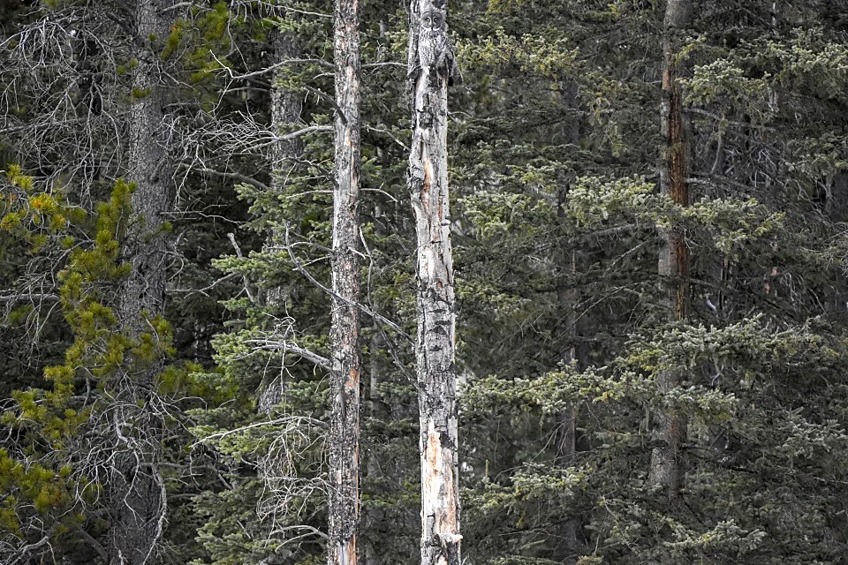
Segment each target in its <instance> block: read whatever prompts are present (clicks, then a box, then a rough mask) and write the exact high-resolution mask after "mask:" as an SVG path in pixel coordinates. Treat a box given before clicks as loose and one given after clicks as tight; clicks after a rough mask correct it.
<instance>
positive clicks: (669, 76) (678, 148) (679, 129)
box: [648, 0, 692, 499]
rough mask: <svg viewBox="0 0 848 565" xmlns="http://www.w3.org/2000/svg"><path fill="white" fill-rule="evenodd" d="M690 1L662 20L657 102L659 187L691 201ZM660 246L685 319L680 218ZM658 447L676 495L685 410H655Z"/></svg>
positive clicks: (658, 480)
mask: <svg viewBox="0 0 848 565" xmlns="http://www.w3.org/2000/svg"><path fill="white" fill-rule="evenodd" d="M691 14H692V6H691V5H690V2H689V0H668V3H667V4H666V8H665V17H664V20H663V72H662V103H661V106H660V119H661V132H662V135H663V137H664V138H665V144H664V145H663V146H662V151H663V155H662V159H661V164H660V191H661V193H662V194H664V195H667V196H668V198H669V199H670V200H671V201H672V202H673V203H674V204H676V205H678V206H681V207H686V206H688V205H689V187H688V183H689V174H690V169H689V159H690V157H689V150H690V149H689V143H690V141H689V137H690V135H691V134H690V133H689V126H688V119H687V118H686V116H685V112H684V107H683V92H682V89H681V87H680V80H681V78H685V76H681V69H682V67H683V65H682V64H681V62H680V61H678V59H679V51H680V48H679V46H678V44H679V42H680V37H679V36H680V34H681V33H682V32H683V31H684V30H685V28H686V27H687V26H688V25H689V23H690V22H689V20H690V18H691ZM664 231H665V233H664V234H663V237H664V241H663V245H662V247H661V249H660V259H659V269H658V270H659V276H660V280H661V284H662V285H664V287H665V288H666V289H667V290H666V292H667V293H668V297H667V298H666V302H667V307H668V309H669V311H670V312H671V319H672V320H673V321H676V322H685V321H686V319H687V312H688V309H689V307H688V303H689V281H688V278H689V250H688V248H687V246H686V232H685V230H684V228H683V227H682V226H680V225H679V224H677V225H672V226H671V227H670V228H668V229H666V230H664ZM679 382H680V375H676V374H674V372H673V371H663V372H661V373H659V374H658V375H657V384H658V386H659V389H660V390H661V391H662V392H663V393H669V392H671V391H672V389H674V388H675V387H676V386H678V385H679ZM657 419H658V420H659V422H658V430H657V442H658V445H657V447H655V448H654V450H653V452H652V454H651V467H650V473H649V477H648V480H649V481H650V482H651V483H652V484H654V485H657V486H661V487H662V488H663V489H665V491H666V493H667V495H668V497H669V499H675V498H677V496H678V494H679V491H680V489H681V488H682V487H683V473H684V463H683V461H682V457H683V454H682V448H683V443H684V442H685V441H686V416H685V415H684V414H682V413H680V412H679V411H676V410H674V409H668V410H665V411H663V412H662V413H660V414H658V415H657Z"/></svg>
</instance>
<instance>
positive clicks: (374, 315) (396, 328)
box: [286, 224, 414, 343]
mask: <svg viewBox="0 0 848 565" xmlns="http://www.w3.org/2000/svg"><path fill="white" fill-rule="evenodd" d="M286 251H288V254H289V258H290V259H291V261H292V264H293V265H294V270H295V271H297V272H299V273H300V274H302V275H303V276H304V277H306V278H307V280H308V281H309V282H311V283H312V284H313V285H315V286H316V287H318V288H319V289H321V290H322V291H324V292H326V293H327V294H329V295H330V296H333V297H335V298H338V299H339V300H341V301H342V302H345V303H346V304H350V305H352V306H356V307H357V308H359V310H360V312H362V313H363V314H365V315H366V316H370V317H372V318H374V319H375V320H380V321H381V322H383V323H384V324H386V325H387V326H389V327H390V328H392V329H393V330H394V331H395V332H397V333H398V334H400V335H402V336H403V337H405V338H406V339H407V340H409V342H410V343H414V341H413V339H412V336H410V335H409V334H408V333H406V332H405V331H403V328H401V327H400V326H399V325H397V324H396V323H394V322H393V321H391V320H389V319H388V318H386V317H385V316H383V315H381V314H378V313H376V312H374V311H373V310H371V309H370V308H368V307H367V306H365V305H364V304H361V303H359V302H352V301H350V300H348V299H347V298H345V297H343V296H340V295H339V294H338V293H336V292H334V291H333V290H332V289H330V288H327V287H326V286H325V285H323V284H321V283H320V282H319V281H318V280H317V279H316V278H315V277H313V276H312V273H310V272H309V271H307V270H306V269H305V268H304V267H303V265H302V264H301V262H300V261H299V260H298V259H297V257H295V255H294V252H293V251H292V246H291V243H290V241H289V226H288V224H286Z"/></svg>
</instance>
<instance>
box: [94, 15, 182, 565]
mask: <svg viewBox="0 0 848 565" xmlns="http://www.w3.org/2000/svg"><path fill="white" fill-rule="evenodd" d="M168 5H170V0H138V1H137V3H136V4H135V12H134V18H135V21H134V24H135V28H134V31H135V34H134V37H133V40H134V43H135V45H136V48H137V49H138V57H137V58H138V61H139V63H138V67H137V68H136V69H135V72H134V75H133V91H134V99H133V100H132V102H131V103H132V107H131V110H130V123H129V159H128V176H129V178H130V180H132V181H133V182H135V183H136V190H135V192H134V193H133V195H132V201H131V204H132V216H131V219H130V222H129V225H128V228H127V234H126V240H125V242H124V246H123V249H122V253H123V255H124V257H125V258H126V260H127V261H128V262H129V263H130V264H131V265H132V271H131V272H130V274H129V276H128V278H127V279H126V281H125V282H124V285H123V288H122V289H121V293H120V298H119V304H118V308H117V313H118V319H119V322H120V324H121V327H122V331H123V333H124V334H125V335H126V336H127V337H129V338H131V339H134V340H137V339H139V338H140V336H141V335H142V334H145V333H149V332H153V331H154V330H152V329H151V325H150V323H149V321H150V320H151V319H152V318H154V317H157V316H161V315H162V314H163V313H164V306H165V283H166V278H167V272H166V256H167V248H166V241H165V233H164V230H163V223H164V222H165V216H166V214H168V213H169V212H170V211H171V210H172V206H173V190H172V164H171V161H170V160H169V158H168V155H167V150H166V144H167V132H166V131H165V129H164V124H163V122H164V119H165V114H164V108H165V106H166V105H167V103H168V100H169V96H168V88H167V87H166V86H165V85H164V84H163V80H162V75H161V73H160V69H159V67H158V65H159V64H161V61H160V58H159V48H160V47H161V42H162V41H163V40H164V38H166V37H167V35H168V33H169V29H170V22H169V21H168V20H166V19H165V17H163V16H162V12H161V10H162V9H163V8H165V7H166V6H168ZM154 339H155V338H154ZM161 369H162V361H161V360H159V361H156V362H154V363H150V362H149V361H146V360H142V359H128V360H127V362H126V363H125V366H124V370H123V371H121V372H120V374H119V375H117V376H116V377H115V378H114V379H113V381H112V382H110V383H109V388H110V390H111V392H110V396H111V397H112V405H111V407H110V412H111V418H110V419H111V424H112V426H113V432H114V437H113V441H114V446H113V453H114V455H113V459H112V460H113V461H114V464H113V467H112V471H111V475H110V477H109V478H108V480H107V482H106V488H107V493H108V501H109V511H110V526H109V532H108V552H109V560H110V563H112V564H115V565H118V564H121V565H124V564H126V565H141V564H143V563H150V562H152V561H153V559H154V558H155V555H156V551H157V549H158V545H159V541H160V540H161V537H162V533H163V529H164V517H165V511H166V508H167V501H166V499H165V487H164V482H163V480H162V477H161V476H160V474H159V469H158V466H159V463H160V459H161V449H162V441H163V438H164V421H163V419H164V411H163V410H162V409H161V408H162V407H161V403H159V402H158V397H157V395H156V392H155V377H156V375H157V374H158V372H159V371H160V370H161Z"/></svg>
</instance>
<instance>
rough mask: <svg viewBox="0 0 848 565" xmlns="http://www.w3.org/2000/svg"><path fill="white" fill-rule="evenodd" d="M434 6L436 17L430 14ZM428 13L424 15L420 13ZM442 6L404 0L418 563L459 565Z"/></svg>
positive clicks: (449, 59) (448, 66)
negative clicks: (414, 243)
mask: <svg viewBox="0 0 848 565" xmlns="http://www.w3.org/2000/svg"><path fill="white" fill-rule="evenodd" d="M434 13H436V17H434V16H433V14H434ZM424 16H426V17H424ZM445 16H446V6H445V5H444V3H442V2H439V4H438V5H436V4H435V3H433V2H431V1H430V0H412V1H411V3H410V39H409V69H410V75H409V80H410V90H411V98H412V100H411V102H412V127H413V130H412V144H411V151H410V157H409V176H408V183H409V191H410V194H411V197H412V208H413V210H414V212H415V225H416V235H417V240H418V258H417V280H418V292H417V305H418V337H417V340H416V345H415V350H416V361H417V377H418V402H419V423H420V438H419V449H420V453H421V521H422V524H421V563H422V565H436V564H439V565H459V563H460V541H461V539H462V536H461V535H460V534H459V493H458V486H459V477H458V470H459V468H458V453H457V448H458V437H457V410H456V368H455V365H454V354H455V342H456V336H455V306H454V290H453V259H452V254H451V239H450V211H449V206H448V170H447V90H448V82H449V80H450V78H451V73H452V70H453V53H452V50H451V49H450V42H449V41H448V37H447V26H446V24H445Z"/></svg>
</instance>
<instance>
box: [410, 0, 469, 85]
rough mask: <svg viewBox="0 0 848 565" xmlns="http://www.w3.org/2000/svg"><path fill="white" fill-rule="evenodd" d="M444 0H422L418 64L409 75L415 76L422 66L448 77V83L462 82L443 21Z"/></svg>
mask: <svg viewBox="0 0 848 565" xmlns="http://www.w3.org/2000/svg"><path fill="white" fill-rule="evenodd" d="M445 16H446V13H445V9H444V0H433V1H432V2H426V1H425V2H422V6H421V16H420V17H419V19H418V64H417V65H416V68H414V69H411V71H410V76H412V77H417V76H418V74H419V73H420V72H421V69H423V68H429V70H430V72H434V71H435V72H436V73H437V74H438V75H439V76H441V77H446V78H447V79H448V85H449V86H452V85H453V84H454V83H457V84H459V83H460V82H462V76H461V75H460V74H459V68H458V67H457V65H456V58H455V57H454V51H453V44H452V43H451V40H450V37H448V31H447V25H446V23H445Z"/></svg>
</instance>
